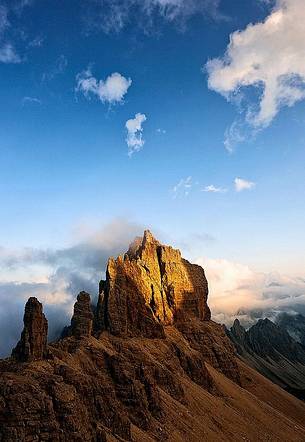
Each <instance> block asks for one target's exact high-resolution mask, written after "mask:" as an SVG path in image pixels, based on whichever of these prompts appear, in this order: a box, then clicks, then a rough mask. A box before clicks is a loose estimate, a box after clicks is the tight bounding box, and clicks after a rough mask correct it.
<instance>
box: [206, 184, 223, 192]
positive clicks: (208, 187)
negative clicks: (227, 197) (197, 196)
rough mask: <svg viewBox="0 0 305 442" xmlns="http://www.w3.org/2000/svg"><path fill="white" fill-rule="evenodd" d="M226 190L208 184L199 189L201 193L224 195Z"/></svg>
mask: <svg viewBox="0 0 305 442" xmlns="http://www.w3.org/2000/svg"><path fill="white" fill-rule="evenodd" d="M227 191H228V189H226V188H225V187H216V186H214V184H210V185H209V186H205V187H204V188H203V189H201V192H210V193H226V192H227Z"/></svg>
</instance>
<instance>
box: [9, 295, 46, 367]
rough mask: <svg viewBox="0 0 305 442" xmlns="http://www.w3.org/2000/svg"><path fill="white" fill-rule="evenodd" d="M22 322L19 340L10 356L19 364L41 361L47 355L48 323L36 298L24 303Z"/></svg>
mask: <svg viewBox="0 0 305 442" xmlns="http://www.w3.org/2000/svg"><path fill="white" fill-rule="evenodd" d="M23 322H24V328H23V331H22V333H21V338H20V341H19V342H18V344H17V346H16V347H15V348H14V350H13V352H12V356H13V357H14V358H15V359H17V360H18V361H20V362H30V361H35V360H39V359H43V358H44V357H46V355H47V338H48V321H47V320H46V318H45V316H44V314H43V312H42V304H41V303H40V302H39V301H38V300H37V299H36V298H33V297H32V298H29V300H28V302H27V303H26V305H25V312H24V317H23Z"/></svg>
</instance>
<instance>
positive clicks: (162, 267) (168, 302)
mask: <svg viewBox="0 0 305 442" xmlns="http://www.w3.org/2000/svg"><path fill="white" fill-rule="evenodd" d="M101 291H102V292H103V301H102V302H100V303H99V305H98V316H99V317H100V318H104V319H103V320H102V322H101V323H100V324H101V325H102V327H103V328H104V329H109V330H110V331H111V333H113V334H115V335H126V334H127V335H141V336H147V337H162V336H163V335H164V330H163V327H162V325H170V324H174V323H175V322H178V321H181V320H182V321H186V320H191V319H192V318H198V319H200V320H203V321H205V320H209V319H210V318H211V314H210V310H209V307H208V305H207V297H208V285H207V280H206V278H205V274H204V270H203V269H202V268H201V267H200V266H197V265H195V264H190V263H189V262H188V261H186V260H185V259H183V258H182V257H181V253H180V251H179V250H175V249H173V248H172V247H170V246H164V245H161V244H160V243H159V242H158V241H157V240H156V239H155V238H154V237H153V236H152V235H151V233H150V232H149V231H145V233H144V237H143V238H137V239H136V240H135V241H134V243H133V244H131V246H130V248H129V250H128V252H127V253H126V254H125V255H124V256H119V257H118V258H117V259H116V260H114V259H110V260H109V263H108V268H107V279H106V281H105V282H104V281H103V282H102V283H101ZM101 312H102V313H101Z"/></svg>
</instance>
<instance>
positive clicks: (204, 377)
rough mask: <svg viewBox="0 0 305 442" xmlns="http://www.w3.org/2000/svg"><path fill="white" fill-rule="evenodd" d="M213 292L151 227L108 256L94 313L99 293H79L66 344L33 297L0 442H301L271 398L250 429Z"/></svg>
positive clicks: (3, 368) (6, 370) (0, 419)
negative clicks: (260, 439) (50, 339)
mask: <svg viewBox="0 0 305 442" xmlns="http://www.w3.org/2000/svg"><path fill="white" fill-rule="evenodd" d="M207 295H208V288H207V281H206V279H205V276H204V271H203V269H202V268H200V267H198V266H195V265H192V264H190V263H188V262H187V261H185V260H184V259H183V258H181V255H180V252H179V251H177V250H174V249H172V248H171V247H168V246H162V245H161V244H160V243H159V242H158V241H156V240H155V239H154V238H153V237H152V236H151V234H150V233H149V232H145V234H144V237H143V238H141V239H137V240H136V241H135V242H134V243H133V244H132V245H131V246H130V248H129V250H128V252H127V254H126V255H125V256H124V257H119V258H117V259H116V260H113V259H110V260H109V264H108V269H107V279H106V281H102V282H101V284H100V294H99V297H98V304H97V307H96V309H95V314H93V312H92V309H91V300H90V295H89V294H87V293H85V292H81V293H80V294H79V295H78V297H77V301H76V303H75V306H74V313H73V317H72V320H71V325H70V327H67V328H66V330H65V333H64V337H62V338H61V339H59V340H58V341H57V342H54V343H51V344H48V345H47V342H46V336H47V322H46V319H45V317H44V315H43V313H42V306H41V304H40V303H39V302H38V301H37V300H36V299H35V298H30V300H29V301H28V303H27V304H26V308H25V316H24V330H23V332H22V335H21V339H20V342H19V343H18V345H17V347H16V349H15V350H14V351H13V354H12V357H11V358H8V359H6V360H2V361H0V442H27V441H50V442H63V441H65V442H70V441H80V442H81V441H82V442H114V441H123V440H124V441H135V442H143V441H148V442H149V441H150V442H151V441H153V440H159V441H166V440H169V441H171V440H172V441H176V440H177V441H181V440H189V441H194V442H199V441H201V440H213V441H214V440H215V441H217V440H236V439H234V438H232V437H231V435H233V436H234V435H235V432H236V429H238V430H237V431H238V433H239V434H241V435H242V438H243V439H246V438H247V439H248V440H257V439H255V438H256V437H257V427H258V426H259V428H261V429H263V431H264V432H266V434H268V437H269V439H270V440H272V437H273V436H274V437H275V439H274V440H278V439H279V436H282V435H284V437H285V438H286V440H296V441H301V440H303V439H302V437H303V430H304V429H302V428H301V427H297V426H296V425H297V424H296V422H294V421H290V420H288V419H286V418H285V417H284V416H283V417H282V416H281V418H279V417H278V413H277V412H274V413H273V414H272V412H271V411H270V407H269V408H266V409H264V408H262V404H261V402H257V403H256V404H255V405H254V406H253V408H252V409H251V410H252V411H251V410H250V411H248V413H250V418H249V419H248V424H247V425H248V427H247V429H246V430H245V421H244V419H245V417H244V414H243V410H244V407H245V406H246V405H247V406H248V408H249V402H250V401H253V398H254V396H253V395H249V397H248V396H247V393H246V391H244V390H242V388H241V376H240V370H239V368H238V365H237V361H236V358H235V351H234V347H233V344H232V343H231V342H230V340H229V339H228V337H227V336H226V334H225V330H224V328H223V327H222V326H220V325H218V324H216V323H214V322H213V321H211V320H210V311H209V308H208V306H207ZM250 380H251V379H250V377H249V375H247V382H248V383H249V382H250ZM232 395H233V396H234V397H233V396H232ZM275 397H276V394H275ZM239 401H241V404H240V405H237V404H239ZM288 402H289V401H288ZM250 408H251V407H250ZM257 408H259V409H260V413H259V415H258V416H259V417H258V418H257V419H258V421H259V425H256V421H255V419H253V417H254V415H255V413H256V410H257ZM297 409H298V407H297ZM304 410H305V408H304ZM301 411H303V409H302V410H301ZM251 413H252V414H253V416H252V415H251ZM301 414H302V413H301ZM239 415H240V416H241V417H239ZM262 416H264V418H265V416H270V419H271V422H274V421H276V425H274V426H273V428H272V429H270V428H269V427H270V425H269V423H267V422H265V421H263V420H262ZM297 416H298V415H297ZM302 417H303V414H302ZM285 419H286V420H285ZM291 422H292V423H291ZM233 428H234V430H233ZM304 431H305V430H304ZM252 436H253V437H252Z"/></svg>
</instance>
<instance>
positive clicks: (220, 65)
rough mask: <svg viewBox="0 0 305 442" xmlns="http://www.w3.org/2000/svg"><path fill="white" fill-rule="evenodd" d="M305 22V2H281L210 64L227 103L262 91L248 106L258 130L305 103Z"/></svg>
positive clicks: (211, 78)
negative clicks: (286, 109)
mask: <svg viewBox="0 0 305 442" xmlns="http://www.w3.org/2000/svg"><path fill="white" fill-rule="evenodd" d="M304 22H305V8H304V1H303V0H277V1H276V2H275V6H274V8H273V9H272V11H271V13H270V15H268V16H267V17H266V19H265V20H264V21H263V22H259V23H256V24H249V25H248V26H247V27H246V29H244V30H241V31H236V32H234V33H233V34H231V36H230V43H229V45H228V47H227V50H226V53H225V55H224V56H223V57H222V58H216V59H213V60H210V61H209V62H208V63H207V65H206V68H207V71H208V86H209V88H210V89H212V90H214V91H216V92H219V93H220V94H222V95H223V96H224V97H226V98H227V99H228V100H235V99H236V96H238V95H240V93H241V92H242V93H243V94H244V95H245V96H246V95H247V94H246V92H247V88H249V87H254V88H255V89H256V90H257V92H258V94H257V95H258V102H257V103H255V104H253V102H252V101H251V102H250V103H249V104H248V105H247V107H246V121H247V122H248V124H250V125H251V126H252V127H253V128H256V129H260V128H263V127H266V126H268V125H269V124H270V123H271V122H272V120H273V119H274V118H275V116H276V115H277V113H278V112H279V111H280V109H281V108H282V107H284V106H288V107H290V106H293V105H294V104H295V103H296V102H298V101H300V100H303V99H304V98H305V64H304V57H305V27H304ZM242 100H243V99H242ZM233 131H234V128H233ZM228 135H229V138H228V140H229V139H230V138H232V136H231V137H230V133H229V134H228ZM233 135H234V133H233ZM235 135H236V133H235ZM237 136H238V134H237ZM227 148H229V149H230V141H228V145H227Z"/></svg>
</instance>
